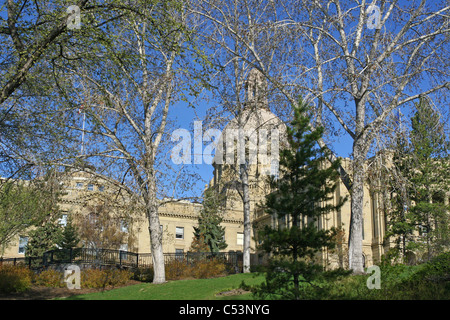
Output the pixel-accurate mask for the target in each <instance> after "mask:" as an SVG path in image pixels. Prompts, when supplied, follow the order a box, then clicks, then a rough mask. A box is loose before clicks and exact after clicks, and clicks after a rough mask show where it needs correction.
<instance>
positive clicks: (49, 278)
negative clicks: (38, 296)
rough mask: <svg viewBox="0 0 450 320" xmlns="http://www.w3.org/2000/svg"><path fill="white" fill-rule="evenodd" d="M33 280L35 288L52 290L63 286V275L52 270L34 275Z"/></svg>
mask: <svg viewBox="0 0 450 320" xmlns="http://www.w3.org/2000/svg"><path fill="white" fill-rule="evenodd" d="M33 280H34V284H35V285H36V286H42V287H53V288H62V287H64V286H65V284H64V279H63V273H61V272H59V271H57V270H53V269H47V270H44V271H42V272H40V273H39V274H37V275H35V277H34V279H33Z"/></svg>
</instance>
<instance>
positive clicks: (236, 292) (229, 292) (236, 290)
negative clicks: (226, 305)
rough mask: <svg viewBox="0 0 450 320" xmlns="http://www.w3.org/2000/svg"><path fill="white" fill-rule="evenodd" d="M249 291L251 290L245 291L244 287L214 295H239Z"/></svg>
mask: <svg viewBox="0 0 450 320" xmlns="http://www.w3.org/2000/svg"><path fill="white" fill-rule="evenodd" d="M246 293H251V291H246V290H244V289H240V288H239V289H233V290H228V291H222V292H219V293H217V294H216V296H239V295H241V294H246Z"/></svg>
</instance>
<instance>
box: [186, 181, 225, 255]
mask: <svg viewBox="0 0 450 320" xmlns="http://www.w3.org/2000/svg"><path fill="white" fill-rule="evenodd" d="M222 200H223V199H222V197H221V195H220V194H218V193H217V191H216V190H215V189H213V188H209V189H207V190H205V193H204V198H203V208H202V210H201V211H200V216H199V218H198V226H197V227H194V241H197V242H199V241H203V242H204V243H205V244H206V245H207V246H208V248H209V251H210V252H219V251H220V250H223V249H225V248H226V247H227V246H228V245H227V244H226V242H225V227H222V226H220V223H221V222H222V220H223V218H222V216H221V214H220V208H221V206H222Z"/></svg>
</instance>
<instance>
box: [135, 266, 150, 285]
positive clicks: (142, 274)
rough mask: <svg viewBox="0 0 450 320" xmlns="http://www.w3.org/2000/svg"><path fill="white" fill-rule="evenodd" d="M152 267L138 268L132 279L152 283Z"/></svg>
mask: <svg viewBox="0 0 450 320" xmlns="http://www.w3.org/2000/svg"><path fill="white" fill-rule="evenodd" d="M153 273H154V271H153V267H149V268H139V269H137V270H136V271H135V272H134V274H133V279H134V280H138V281H142V282H152V281H153V276H154V274H153Z"/></svg>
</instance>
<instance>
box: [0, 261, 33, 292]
mask: <svg viewBox="0 0 450 320" xmlns="http://www.w3.org/2000/svg"><path fill="white" fill-rule="evenodd" d="M32 278H33V272H32V271H31V270H29V269H28V268H26V267H23V266H11V265H0V293H13V292H24V291H27V290H28V289H30V287H31V281H32Z"/></svg>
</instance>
